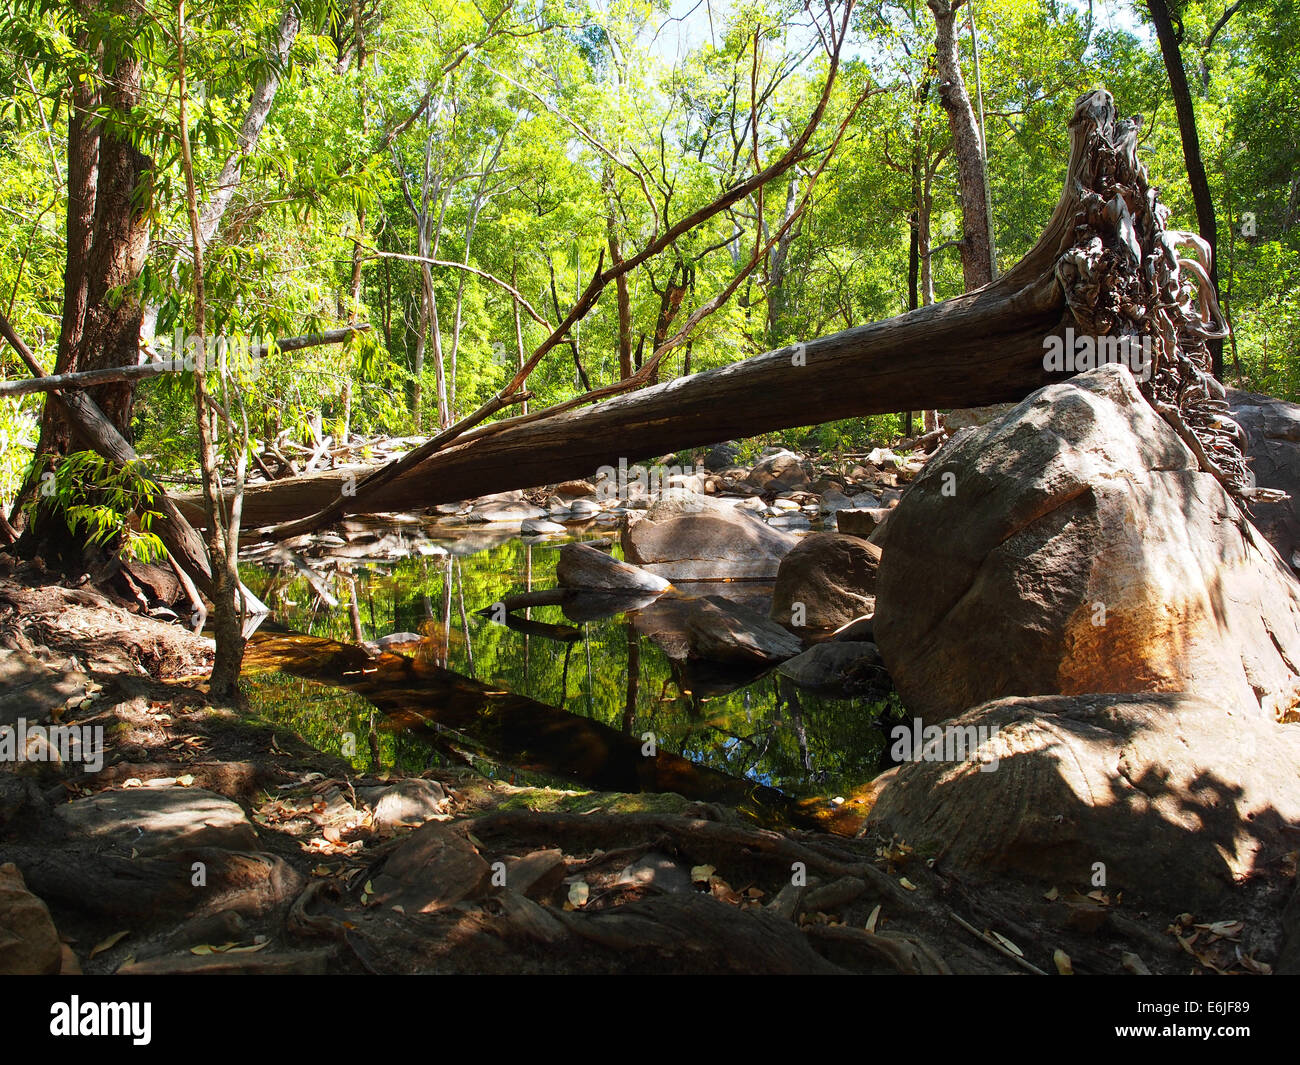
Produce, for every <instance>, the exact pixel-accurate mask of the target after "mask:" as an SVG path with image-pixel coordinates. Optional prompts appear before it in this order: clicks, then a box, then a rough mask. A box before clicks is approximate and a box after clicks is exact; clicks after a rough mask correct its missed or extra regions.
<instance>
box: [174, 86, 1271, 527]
mask: <svg viewBox="0 0 1300 1065" xmlns="http://www.w3.org/2000/svg"><path fill="white" fill-rule="evenodd" d="M1138 128H1139V121H1138V120H1124V121H1120V120H1118V118H1117V115H1116V111H1115V106H1114V102H1113V100H1112V98H1111V96H1110V94H1109V93H1106V92H1104V91H1098V92H1092V93H1089V94H1087V95H1085V96H1083V97H1081V98H1080V100H1079V101H1078V103H1077V105H1076V109H1075V115H1074V118H1073V120H1072V122H1071V125H1070V139H1071V152H1070V160H1069V165H1068V168H1067V172H1066V178H1065V184H1064V190H1063V192H1062V195H1061V199H1060V201H1059V203H1058V204H1057V207H1056V210H1055V211H1054V212H1053V214H1052V217H1051V219H1050V220H1049V221H1048V223H1047V225H1046V227H1045V229H1044V231H1043V235H1042V236H1041V238H1040V239H1039V241H1038V243H1037V244H1036V245H1035V246H1034V248H1033V249H1032V250H1031V251H1030V252H1029V253H1028V254H1027V255H1026V256H1025V257H1024V259H1022V260H1021V261H1020V263H1019V264H1017V265H1016V267H1015V268H1013V269H1012V270H1010V271H1009V272H1008V273H1006V274H1004V275H1003V276H1002V277H1001V278H999V279H998V280H996V281H994V282H993V283H992V284H990V285H986V286H985V287H983V288H980V289H977V290H976V291H973V292H969V293H966V294H964V295H962V296H958V297H955V298H954V299H950V300H947V301H944V302H943V303H938V304H934V305H931V306H928V307H922V308H919V309H917V310H915V311H911V312H909V313H907V314H904V315H901V316H899V317H897V318H892V319H889V320H887V321H884V322H875V323H872V324H870V325H864V326H858V327H855V328H852V329H848V330H845V331H844V332H841V333H837V334H834V335H833V336H828V337H821V338H818V339H815V340H810V341H808V342H807V343H801V344H797V345H794V346H791V347H786V348H782V349H779V350H777V351H771V352H767V353H766V354H763V355H758V356H755V357H753V358H750V359H746V360H744V361H741V362H738V363H735V364H733V365H730V366H725V367H722V368H720V369H716V370H709V371H706V372H703V373H699V374H695V375H693V376H691V377H686V378H680V379H677V380H674V381H670V382H666V383H664V384H661V385H657V386H654V387H650V388H644V389H642V390H640V391H637V392H634V393H632V394H629V395H622V396H618V397H617V398H614V399H609V400H606V401H604V402H601V403H598V404H596V405H594V406H590V407H586V408H583V409H576V410H575V409H568V408H570V407H572V406H573V404H565V405H562V409H559V410H556V409H552V410H551V411H539V412H536V413H532V414H527V415H519V416H516V417H513V418H507V419H503V420H501V421H498V422H494V423H491V424H486V425H478V426H477V427H472V428H466V429H464V430H463V431H459V432H457V433H443V434H440V436H439V437H436V438H434V440H433V441H431V442H430V443H429V444H426V445H424V446H423V447H421V448H419V449H417V450H416V451H415V452H413V453H411V454H409V455H407V456H404V457H402V458H399V459H397V460H395V461H394V462H393V463H390V464H388V465H386V466H384V467H380V468H378V469H376V470H366V469H354V470H336V471H331V472H329V473H323V474H320V475H315V476H312V477H300V478H295V479H294V480H291V481H276V482H274V483H272V484H267V485H258V486H250V487H249V489H248V491H247V496H246V499H245V504H244V514H245V520H246V523H247V524H248V525H249V526H259V525H260V526H267V525H271V524H274V523H285V524H282V525H281V526H280V527H279V528H277V529H275V530H273V535H276V536H279V537H284V536H288V535H294V534H297V533H302V532H306V531H310V530H311V529H312V528H315V527H319V525H321V524H325V523H326V522H327V521H328V520H331V519H333V518H335V517H338V516H340V515H342V514H345V513H359V512H373V511H385V510H393V509H399V508H400V509H409V508H411V507H420V506H430V505H433V504H436V503H445V502H453V501H456V500H459V499H463V498H466V497H470V496H476V495H480V494H482V493H485V492H496V491H503V490H507V489H513V488H523V487H530V486H533V485H538V484H545V483H550V482H553V481H557V480H561V479H564V478H568V477H578V476H584V475H589V474H591V473H592V472H594V471H595V470H596V469H597V468H598V467H600V466H602V465H617V463H618V460H619V459H626V460H628V461H637V460H642V459H646V458H651V457H654V456H658V455H662V454H665V453H669V452H673V451H678V450H681V449H683V448H688V447H696V446H701V445H707V444H711V443H716V442H718V441H722V440H728V439H733V438H737V437H744V436H752V435H754V434H756V433H760V432H768V431H772V430H778V429H784V428H791V427H795V426H799V425H807V424H811V423H817V422H825V421H831V420H835V419H840V418H847V417H856V416H862V415H867V414H875V413H888V412H890V411H897V410H904V409H914V410H915V409H924V408H933V407H970V406H976V405H982V404H989V403H998V402H1007V401H1014V400H1019V399H1022V398H1023V397H1024V396H1026V395H1027V394H1029V393H1030V392H1032V391H1034V390H1035V389H1037V388H1040V387H1042V386H1043V385H1044V384H1046V383H1048V382H1049V381H1050V380H1053V379H1060V378H1061V377H1062V376H1067V375H1068V373H1070V372H1073V371H1074V370H1075V369H1080V368H1081V369H1087V368H1090V367H1089V366H1081V367H1075V366H1071V367H1070V368H1069V370H1068V371H1064V372H1053V371H1050V370H1049V369H1048V368H1047V359H1046V358H1045V352H1046V351H1047V350H1048V344H1049V342H1050V338H1053V337H1056V338H1058V339H1059V340H1060V341H1061V343H1062V344H1066V343H1067V341H1069V339H1070V337H1071V334H1070V333H1067V329H1069V330H1072V331H1073V335H1074V336H1076V337H1091V338H1100V337H1114V338H1127V339H1128V341H1129V342H1131V349H1132V350H1135V351H1141V350H1145V351H1148V352H1149V353H1150V357H1151V363H1150V366H1149V373H1148V374H1147V376H1148V379H1147V380H1145V381H1143V382H1142V384H1141V388H1142V391H1143V394H1144V395H1145V396H1146V398H1147V399H1148V401H1150V402H1151V403H1152V404H1153V406H1155V407H1156V408H1157V409H1158V410H1159V411H1160V412H1161V414H1162V415H1164V416H1165V417H1166V419H1167V420H1169V421H1170V423H1171V424H1173V425H1174V427H1175V429H1177V430H1178V431H1179V433H1180V435H1182V436H1183V438H1184V439H1185V440H1186V441H1187V442H1188V443H1189V446H1192V448H1193V451H1194V452H1196V454H1197V457H1198V459H1199V460H1200V461H1201V462H1202V464H1203V465H1204V466H1205V468H1206V469H1208V470H1210V471H1212V472H1214V473H1215V475H1216V476H1217V477H1219V478H1220V480H1222V481H1223V482H1224V483H1225V484H1226V485H1228V486H1229V487H1230V488H1231V489H1232V490H1233V492H1234V494H1236V495H1237V496H1238V498H1244V497H1247V496H1248V495H1249V488H1248V474H1247V472H1246V467H1245V463H1244V459H1243V457H1242V453H1241V441H1242V434H1241V431H1240V429H1239V428H1238V427H1237V426H1236V425H1235V423H1233V422H1232V421H1231V420H1230V419H1229V418H1228V417H1227V414H1226V410H1227V404H1226V402H1225V401H1224V398H1223V388H1222V386H1221V385H1220V384H1219V383H1218V382H1217V381H1216V380H1214V378H1213V377H1212V376H1211V374H1210V372H1209V355H1208V351H1207V348H1206V341H1207V340H1211V339H1214V338H1216V337H1220V336H1223V335H1225V333H1226V327H1225V325H1224V324H1223V321H1222V318H1221V316H1220V314H1219V310H1218V305H1217V302H1216V300H1215V294H1214V291H1213V288H1212V286H1211V285H1210V282H1209V279H1208V273H1209V267H1210V261H1209V250H1208V247H1206V246H1205V244H1204V242H1203V241H1201V240H1200V239H1199V238H1198V237H1196V236H1195V235H1193V234H1188V233H1183V232H1179V231H1176V230H1170V229H1168V228H1167V227H1166V221H1167V217H1168V211H1167V209H1166V208H1165V207H1164V206H1163V205H1161V204H1160V203H1159V200H1158V197H1157V196H1156V193H1155V190H1154V189H1153V188H1151V187H1150V185H1149V183H1148V180H1147V173H1146V168H1145V167H1144V166H1143V165H1142V164H1141V163H1140V162H1139V161H1138V160H1137V154H1136V145H1137V132H1138ZM1186 246H1190V247H1191V248H1192V252H1193V256H1194V257H1193V258H1190V259H1189V258H1183V257H1182V255H1181V253H1180V249H1181V248H1183V247H1186ZM1071 354H1073V353H1072V352H1071ZM501 400H502V402H501V405H502V406H503V405H505V403H507V402H509V397H501ZM186 502H187V504H188V505H189V508H190V509H188V510H187V513H190V514H195V516H196V517H197V514H196V513H195V511H194V510H193V509H192V508H193V505H194V503H195V502H196V501H195V500H187V501H186Z"/></svg>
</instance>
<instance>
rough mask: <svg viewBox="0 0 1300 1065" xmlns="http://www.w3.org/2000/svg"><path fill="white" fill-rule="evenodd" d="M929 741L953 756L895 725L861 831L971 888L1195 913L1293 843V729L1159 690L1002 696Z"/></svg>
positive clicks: (1297, 760) (1267, 869) (1299, 839)
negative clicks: (888, 762)
mask: <svg viewBox="0 0 1300 1065" xmlns="http://www.w3.org/2000/svg"><path fill="white" fill-rule="evenodd" d="M930 728H934V729H936V730H938V729H940V728H942V729H944V730H955V729H961V730H963V731H962V734H961V736H963V737H964V739H965V745H964V746H960V745H958V744H957V743H956V742H955V740H956V739H957V738H958V737H959V734H958V733H955V732H945V735H944V741H945V742H943V743H940V742H939V740H938V733H937V732H936V734H935V738H934V742H932V743H931V740H930V737H927V736H926V735H925V733H924V732H922V733H921V734H920V735H921V738H922V743H921V744H920V745H918V744H916V743H911V742H906V737H905V736H904V733H907V732H908V731H909V730H911V731H912V734H913V735H915V734H916V733H915V726H913V724H912V723H911V722H907V723H903V724H900V725H897V726H895V729H898V730H900V731H899V733H898V735H897V736H895V735H894V733H893V730H891V734H890V737H889V739H888V740H887V742H888V743H890V744H893V745H896V752H895V753H896V754H901V755H902V756H903V757H904V759H905V760H904V761H903V762H902V764H900V765H899V766H897V767H896V768H894V769H891V770H890V771H889V772H888V773H886V774H883V775H882V777H881V778H878V788H877V796H878V798H877V799H876V802H875V805H874V806H873V808H872V811H871V817H870V820H871V822H872V823H873V824H875V825H876V826H877V827H879V828H882V829H883V830H884V831H885V832H886V834H889V833H897V835H898V836H900V837H901V838H902V839H904V840H905V841H906V842H907V843H908V845H909V846H911V847H913V848H914V849H915V850H916V852H917V853H918V854H919V855H920V856H922V857H925V858H937V859H938V860H939V861H940V862H941V863H942V864H943V866H944V867H945V868H948V869H951V870H952V871H954V872H957V871H960V872H962V873H964V874H969V875H971V876H972V877H973V878H975V879H979V878H984V879H991V878H998V877H1001V876H1004V875H1005V874H1006V873H1016V874H1020V875H1025V876H1031V877H1038V878H1041V879H1042V881H1043V882H1044V883H1045V884H1050V885H1053V886H1055V887H1057V888H1058V889H1059V890H1060V892H1061V894H1062V895H1065V894H1067V893H1068V891H1069V890H1070V889H1075V890H1078V891H1080V892H1082V893H1086V892H1088V891H1089V890H1091V889H1092V888H1093V887H1096V886H1098V880H1097V879H1096V877H1097V874H1098V873H1099V872H1100V873H1103V874H1104V877H1105V879H1104V884H1105V887H1106V889H1107V891H1108V892H1111V893H1113V892H1116V891H1122V892H1123V893H1124V895H1125V898H1126V900H1127V899H1128V898H1129V897H1130V896H1133V897H1135V899H1137V900H1142V901H1147V902H1154V903H1158V904H1162V905H1165V906H1168V907H1171V908H1174V909H1175V911H1182V910H1191V911H1193V912H1196V913H1202V914H1204V913H1208V912H1213V911H1214V909H1215V908H1216V907H1215V904H1216V902H1219V901H1222V897H1223V896H1225V895H1226V894H1227V893H1228V892H1229V891H1230V890H1231V889H1232V888H1233V887H1234V886H1235V885H1238V884H1240V883H1241V882H1242V881H1243V880H1245V879H1246V878H1248V877H1254V876H1267V875H1275V874H1276V871H1277V869H1278V868H1279V862H1280V860H1281V859H1282V858H1283V856H1284V855H1286V854H1288V853H1290V852H1293V851H1294V850H1295V849H1296V847H1297V845H1300V775H1297V772H1296V766H1297V765H1300V724H1289V725H1280V724H1276V723H1274V722H1272V721H1269V720H1267V719H1265V718H1264V716H1263V715H1261V714H1258V713H1255V712H1252V711H1249V710H1241V709H1238V708H1236V707H1233V706H1231V705H1228V704H1225V703H1223V702H1217V701H1216V702H1211V701H1209V700H1206V699H1202V698H1199V697H1197V696H1193V695H1188V694H1186V693H1182V692H1161V693H1153V694H1148V695H1126V694H1120V695H1077V696H1060V695H1055V696H1038V697H1034V698H1010V699H1001V700H998V701H995V702H991V703H986V704H984V705H982V706H978V707H976V708H974V709H971V710H968V711H967V712H966V713H964V714H962V715H961V716H960V717H957V718H955V719H953V720H952V721H949V722H947V723H946V724H945V725H944V726H930ZM950 736H951V737H952V739H951V740H949V737H950ZM971 741H974V742H971ZM976 743H978V744H979V746H978V747H977V748H976V747H975V744H976ZM927 744H928V745H929V746H928V750H927V746H926V745H927ZM972 749H974V750H975V752H976V754H975V757H971V756H970V752H971V751H972ZM981 759H984V760H981ZM991 812H996V815H993V816H991ZM1096 863H1101V868H1100V869H1099V868H1098V867H1097V865H1096Z"/></svg>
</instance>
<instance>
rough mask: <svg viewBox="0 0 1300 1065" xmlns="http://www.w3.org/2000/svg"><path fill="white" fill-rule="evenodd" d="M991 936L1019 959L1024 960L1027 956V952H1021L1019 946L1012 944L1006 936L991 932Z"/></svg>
mask: <svg viewBox="0 0 1300 1065" xmlns="http://www.w3.org/2000/svg"><path fill="white" fill-rule="evenodd" d="M989 934H990V935H991V936H992V937H993V938H994V939H996V940H997V941H998V942H999V943H1001V944H1002V945H1003V946H1004V947H1006V948H1007V950H1009V951H1011V953H1012V954H1014V955H1015V956H1016V957H1017V958H1023V957H1024V956H1025V952H1024V951H1023V950H1021V949H1020V948H1019V947H1018V946H1016V945H1015V944H1014V943H1012V942H1011V940H1009V939H1008V938H1007V937H1006V936H1004V935H1002V934H1001V933H1000V932H992V931H991V932H990V933H989Z"/></svg>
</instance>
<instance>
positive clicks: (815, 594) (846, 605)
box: [771, 533, 880, 631]
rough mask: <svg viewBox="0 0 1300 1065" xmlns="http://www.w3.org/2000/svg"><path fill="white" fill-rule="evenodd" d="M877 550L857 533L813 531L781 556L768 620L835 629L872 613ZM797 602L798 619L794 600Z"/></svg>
mask: <svg viewBox="0 0 1300 1065" xmlns="http://www.w3.org/2000/svg"><path fill="white" fill-rule="evenodd" d="M879 565H880V550H879V548H877V547H876V546H875V545H874V544H869V543H867V542H866V541H865V540H863V539H862V538H861V537H857V536H847V535H845V534H843V533H813V534H812V535H811V536H806V537H804V539H803V540H801V541H800V542H799V544H798V546H796V547H795V548H793V549H792V550H791V551H790V553H789V554H787V555H786V556H785V558H783V559H782V560H781V566H780V569H779V570H778V572H777V575H776V587H775V588H774V589H773V591H772V612H771V618H772V620H773V621H776V622H779V623H780V624H782V625H785V626H787V627H791V628H794V629H796V630H797V629H799V628H801V627H802V628H807V629H810V630H813V631H825V630H829V629H837V628H839V627H840V626H841V625H843V624H845V623H846V622H849V621H852V620H853V619H854V618H860V617H862V616H863V615H864V614H871V613H874V612H875V609H876V602H875V588H876V571H877V569H878V567H879ZM796 603H798V604H802V611H801V612H802V623H801V619H800V617H799V615H798V613H797V611H798V608H797V607H796V606H795V604H796Z"/></svg>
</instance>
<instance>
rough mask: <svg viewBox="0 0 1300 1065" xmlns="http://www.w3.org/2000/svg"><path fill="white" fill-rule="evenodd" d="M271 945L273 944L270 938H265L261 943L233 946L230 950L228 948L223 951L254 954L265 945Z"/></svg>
mask: <svg viewBox="0 0 1300 1065" xmlns="http://www.w3.org/2000/svg"><path fill="white" fill-rule="evenodd" d="M270 945H271V941H270V940H269V939H264V940H262V942H260V943H253V944H252V945H251V946H247V947H231V948H230V949H229V950H226V951H224V952H223V953H226V954H252V953H253V952H254V951H258V950H261V949H262V948H263V947H269V946H270Z"/></svg>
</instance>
